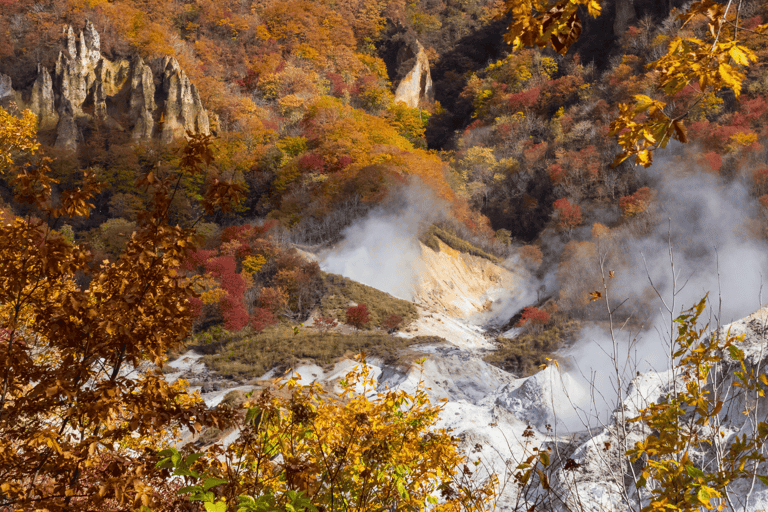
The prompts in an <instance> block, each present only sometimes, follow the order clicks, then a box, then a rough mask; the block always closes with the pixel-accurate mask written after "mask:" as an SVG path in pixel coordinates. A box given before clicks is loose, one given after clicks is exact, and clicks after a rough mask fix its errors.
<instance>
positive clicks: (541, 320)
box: [517, 306, 549, 327]
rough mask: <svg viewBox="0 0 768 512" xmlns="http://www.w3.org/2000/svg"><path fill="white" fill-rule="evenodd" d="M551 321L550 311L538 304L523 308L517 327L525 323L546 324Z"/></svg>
mask: <svg viewBox="0 0 768 512" xmlns="http://www.w3.org/2000/svg"><path fill="white" fill-rule="evenodd" d="M548 323H549V313H547V312H546V311H544V310H543V309H539V308H537V307H536V306H528V307H527V308H524V309H523V314H522V316H521V317H520V320H518V322H517V327H523V326H524V325H531V324H533V325H546V324H548Z"/></svg>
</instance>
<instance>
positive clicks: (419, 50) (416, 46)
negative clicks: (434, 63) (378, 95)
mask: <svg viewBox="0 0 768 512" xmlns="http://www.w3.org/2000/svg"><path fill="white" fill-rule="evenodd" d="M409 60H413V61H414V64H413V67H412V68H411V70H410V71H409V72H408V74H406V75H405V77H404V78H403V79H402V80H400V83H399V84H398V85H397V89H396V90H395V103H397V102H399V101H402V102H404V103H405V104H406V105H408V106H409V107H411V108H416V107H419V106H423V105H425V104H428V103H432V102H434V101H435V92H434V89H433V87H432V75H431V73H430V72H429V60H428V59H427V52H426V51H425V50H424V47H423V46H421V43H419V42H418V41H414V43H412V44H411V45H408V46H404V47H403V48H402V49H401V55H398V61H399V62H404V61H409Z"/></svg>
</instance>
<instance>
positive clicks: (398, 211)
mask: <svg viewBox="0 0 768 512" xmlns="http://www.w3.org/2000/svg"><path fill="white" fill-rule="evenodd" d="M392 194H393V195H394V198H393V199H391V200H390V201H388V202H387V203H386V204H385V205H382V206H380V207H378V208H375V209H374V210H372V211H371V212H370V213H369V214H368V215H367V216H366V217H365V218H364V219H363V220H361V221H359V222H357V223H355V224H353V225H352V226H350V227H348V228H347V229H346V230H345V231H344V240H343V241H342V242H341V243H340V244H339V245H338V246H337V247H336V248H334V249H333V250H332V252H331V253H330V254H328V255H327V256H326V257H325V258H324V259H323V261H322V263H321V264H320V267H321V268H322V269H323V270H324V271H326V272H331V273H334V274H341V275H343V276H345V277H348V278H350V279H353V280H355V281H358V282H360V283H363V284H366V285H368V286H372V287H374V288H377V289H379V290H382V291H384V292H387V293H389V294H391V295H394V296H395V297H398V298H401V299H405V300H412V299H413V293H414V291H415V286H416V283H417V278H418V276H419V273H420V271H421V269H420V267H419V265H420V259H419V258H420V255H421V251H420V249H419V240H418V237H419V235H420V234H421V232H422V231H423V230H424V229H426V228H428V227H429V225H430V224H432V223H433V222H435V221H437V220H438V219H439V218H440V217H441V216H442V215H443V212H444V211H445V204H444V203H443V202H442V201H441V200H439V199H438V198H437V197H435V195H434V194H433V193H432V192H431V191H430V190H429V189H427V188H426V187H425V186H424V185H421V184H416V183H411V184H410V185H409V186H407V187H403V188H401V189H399V190H397V191H394V192H392Z"/></svg>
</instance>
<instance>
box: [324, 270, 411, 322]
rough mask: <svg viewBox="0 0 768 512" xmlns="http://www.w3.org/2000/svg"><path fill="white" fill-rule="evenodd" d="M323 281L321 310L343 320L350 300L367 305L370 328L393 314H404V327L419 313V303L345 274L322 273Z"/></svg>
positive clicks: (325, 314)
mask: <svg viewBox="0 0 768 512" xmlns="http://www.w3.org/2000/svg"><path fill="white" fill-rule="evenodd" d="M323 281H324V284H325V287H326V293H325V295H324V296H323V299H322V301H321V302H320V310H321V313H322V314H323V315H324V316H332V317H334V318H336V319H338V320H339V322H340V323H344V320H345V318H346V313H347V308H348V307H349V306H350V303H355V304H365V305H366V306H368V311H369V312H370V316H371V321H370V322H369V323H368V326H369V327H370V328H380V327H382V324H381V323H382V322H383V321H384V319H385V318H387V316H388V315H390V314H393V315H398V316H401V317H403V322H402V323H401V324H400V328H401V329H402V328H404V327H405V326H407V325H408V324H409V323H411V322H412V321H414V320H416V318H418V316H419V313H418V311H417V310H416V306H414V305H413V304H412V303H410V302H408V301H406V300H402V299H397V298H395V297H393V296H391V295H389V294H388V293H384V292H382V291H380V290H377V289H376V288H371V287H370V286H366V285H364V284H361V283H358V282H356V281H353V280H351V279H347V278H346V277H344V276H340V275H337V274H326V273H323Z"/></svg>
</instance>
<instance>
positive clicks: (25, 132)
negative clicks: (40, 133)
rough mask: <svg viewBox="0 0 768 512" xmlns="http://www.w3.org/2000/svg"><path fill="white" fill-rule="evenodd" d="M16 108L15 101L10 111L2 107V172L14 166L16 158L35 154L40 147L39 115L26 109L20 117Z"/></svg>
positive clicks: (0, 111)
mask: <svg viewBox="0 0 768 512" xmlns="http://www.w3.org/2000/svg"><path fill="white" fill-rule="evenodd" d="M15 110H16V105H15V104H13V103H12V104H11V107H10V112H9V111H7V110H5V109H4V108H2V107H0V174H1V173H3V172H5V171H6V170H8V169H10V168H11V167H12V166H13V162H14V159H15V158H17V157H19V156H21V155H25V154H26V155H33V154H35V153H37V151H38V149H39V148H40V144H39V143H38V142H37V117H36V116H35V114H34V113H32V111H30V110H24V111H23V112H22V113H21V116H20V117H19V116H16V115H15V113H16V112H15Z"/></svg>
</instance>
